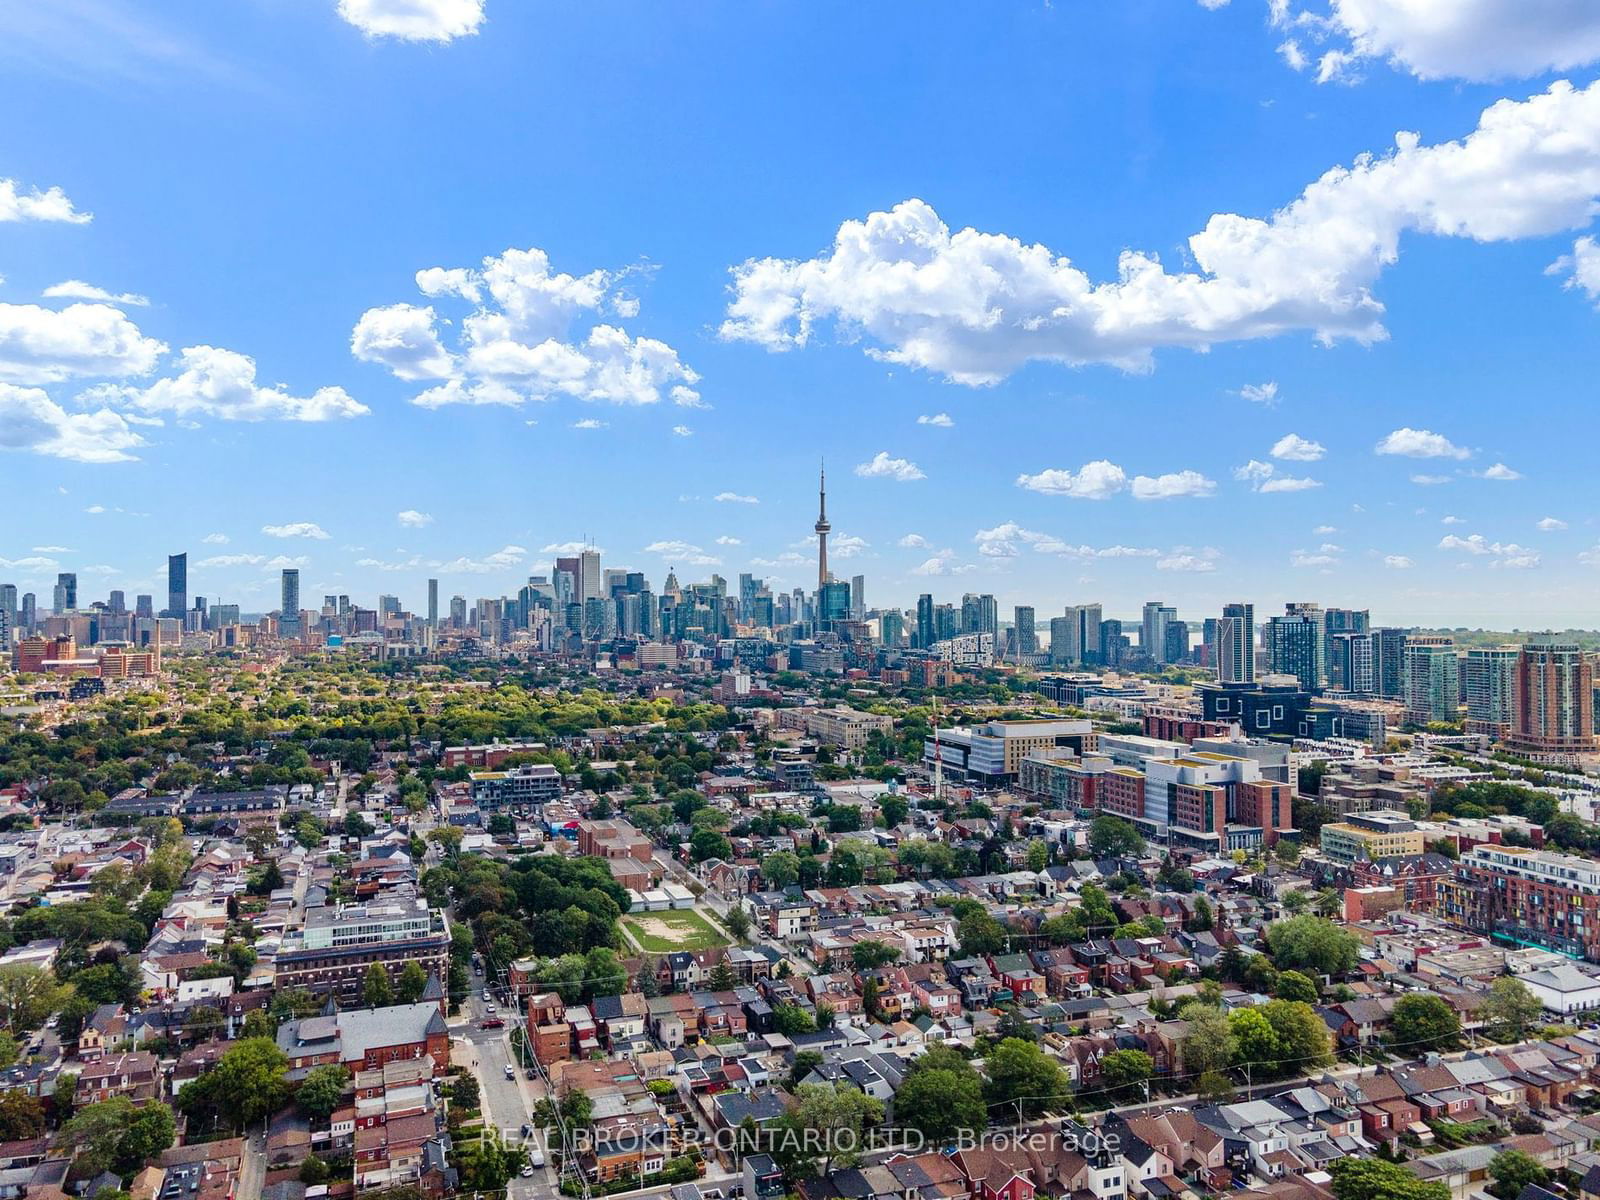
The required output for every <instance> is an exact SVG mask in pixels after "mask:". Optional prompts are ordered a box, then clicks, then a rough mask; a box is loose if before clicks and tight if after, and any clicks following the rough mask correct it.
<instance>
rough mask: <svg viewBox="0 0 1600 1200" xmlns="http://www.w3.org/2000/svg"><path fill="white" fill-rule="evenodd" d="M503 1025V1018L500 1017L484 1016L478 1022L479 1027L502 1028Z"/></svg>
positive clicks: (504, 1025) (504, 1024)
mask: <svg viewBox="0 0 1600 1200" xmlns="http://www.w3.org/2000/svg"><path fill="white" fill-rule="evenodd" d="M505 1027H506V1023H505V1020H504V1019H503V1018H501V1017H485V1018H484V1019H483V1020H481V1021H479V1022H478V1028H479V1029H504V1028H505Z"/></svg>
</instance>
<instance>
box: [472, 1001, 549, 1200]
mask: <svg viewBox="0 0 1600 1200" xmlns="http://www.w3.org/2000/svg"><path fill="white" fill-rule="evenodd" d="M473 985H474V987H475V988H476V989H477V990H476V991H474V992H473V993H472V994H471V995H470V996H468V997H467V999H466V1000H465V1002H463V1004H462V1005H461V1014H460V1016H459V1017H458V1018H457V1020H456V1021H455V1022H454V1023H452V1025H451V1028H450V1035H451V1038H452V1045H453V1047H454V1049H453V1057H454V1060H455V1061H456V1062H458V1063H463V1064H465V1065H467V1066H470V1067H471V1068H472V1069H473V1071H474V1072H475V1073H476V1075H477V1077H478V1092H479V1095H480V1097H481V1099H482V1103H483V1119H484V1123H485V1124H486V1125H488V1126H490V1127H492V1128H493V1129H494V1130H495V1131H496V1132H497V1133H498V1134H499V1135H500V1136H501V1137H502V1138H503V1139H504V1140H505V1141H506V1143H507V1144H509V1145H513V1146H515V1145H525V1146H526V1148H528V1149H530V1150H531V1149H533V1148H534V1147H536V1146H538V1147H541V1148H542V1146H543V1143H542V1142H541V1141H539V1140H538V1136H537V1134H536V1135H535V1137H534V1139H532V1140H525V1139H524V1138H523V1136H522V1127H523V1126H524V1125H526V1124H528V1123H529V1122H531V1121H532V1119H533V1106H534V1105H535V1104H536V1103H538V1101H539V1100H540V1099H541V1098H542V1097H543V1095H544V1085H543V1084H542V1083H540V1082H538V1081H537V1080H534V1081H529V1080H528V1079H527V1078H525V1074H526V1073H525V1072H524V1071H522V1070H520V1069H518V1068H517V1067H516V1066H515V1061H514V1059H513V1056H512V1053H511V1045H510V1042H509V1040H508V1038H509V1034H510V1032H511V1030H512V1028H513V1027H514V1016H515V1014H514V1013H509V1012H506V1011H505V1010H504V1008H503V1006H500V1005H499V1004H498V1001H497V1002H496V1004H497V1007H499V1008H500V1011H499V1012H498V1013H497V1015H498V1016H500V1017H501V1019H503V1020H504V1021H505V1022H506V1024H505V1027H504V1028H502V1029H482V1028H480V1027H479V1025H480V1023H481V1022H482V1021H483V1019H484V1018H485V1017H486V1016H487V1015H488V1013H487V1012H486V1011H485V1008H484V1003H483V977H482V976H478V975H475V976H473ZM507 1067H511V1068H512V1076H513V1077H512V1078H510V1079H507V1078H506V1068H507ZM510 1194H511V1197H512V1200H535V1198H537V1200H549V1198H551V1197H553V1196H555V1195H556V1194H557V1187H556V1174H555V1171H554V1170H553V1169H552V1167H551V1165H550V1162H549V1156H548V1155H546V1165H545V1166H544V1167H543V1168H540V1169H537V1170H535V1171H534V1173H533V1175H532V1176H531V1177H529V1178H526V1179H525V1178H521V1177H518V1178H515V1179H513V1180H512V1181H511V1188H510Z"/></svg>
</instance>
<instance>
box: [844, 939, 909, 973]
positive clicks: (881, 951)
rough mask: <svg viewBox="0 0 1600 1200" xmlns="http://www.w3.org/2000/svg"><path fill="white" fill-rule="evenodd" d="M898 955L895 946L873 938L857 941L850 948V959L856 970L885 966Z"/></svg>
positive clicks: (873, 969) (875, 968)
mask: <svg viewBox="0 0 1600 1200" xmlns="http://www.w3.org/2000/svg"><path fill="white" fill-rule="evenodd" d="M899 957H900V951H899V949H898V948H897V947H894V946H890V945H887V944H886V943H884V942H880V941H877V940H876V939H873V938H867V939H865V940H863V941H859V942H857V943H856V944H855V945H854V946H852V947H851V949H850V960H851V962H852V963H854V965H855V968H856V970H858V971H875V970H877V969H878V968H879V967H886V966H888V965H889V964H890V963H892V962H894V961H895V960H896V959H898V958H899Z"/></svg>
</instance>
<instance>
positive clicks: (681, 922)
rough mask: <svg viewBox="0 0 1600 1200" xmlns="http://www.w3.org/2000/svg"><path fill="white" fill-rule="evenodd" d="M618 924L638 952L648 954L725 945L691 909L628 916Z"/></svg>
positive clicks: (708, 948) (718, 934) (723, 940)
mask: <svg viewBox="0 0 1600 1200" xmlns="http://www.w3.org/2000/svg"><path fill="white" fill-rule="evenodd" d="M622 923H623V924H624V925H626V926H627V927H628V933H629V935H630V936H631V937H632V938H633V940H634V941H635V942H636V943H637V944H638V946H639V948H640V949H641V950H648V951H650V952H651V953H652V954H669V953H671V952H672V951H674V950H710V949H712V948H714V947H716V946H726V945H727V944H728V938H727V937H726V936H725V935H724V934H722V933H719V932H718V931H717V930H716V928H714V927H713V926H712V924H711V923H710V922H709V921H707V920H706V919H705V918H704V917H702V916H701V915H700V914H699V913H697V912H695V911H694V910H693V909H692V908H674V909H664V910H663V911H661V912H643V913H629V914H627V915H626V916H624V917H623V918H622Z"/></svg>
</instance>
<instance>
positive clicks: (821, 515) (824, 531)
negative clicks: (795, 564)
mask: <svg viewBox="0 0 1600 1200" xmlns="http://www.w3.org/2000/svg"><path fill="white" fill-rule="evenodd" d="M817 502H818V511H817V523H816V525H814V526H812V528H814V529H815V530H816V531H817V590H818V591H821V590H822V585H823V584H825V583H827V582H828V580H829V578H830V576H829V575H828V532H829V531H830V530H831V529H832V528H833V526H832V525H830V524H828V469H827V467H826V466H824V467H823V468H822V472H821V477H820V479H819V481H818V484H817Z"/></svg>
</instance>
